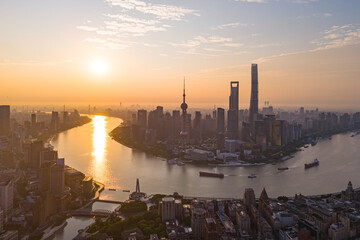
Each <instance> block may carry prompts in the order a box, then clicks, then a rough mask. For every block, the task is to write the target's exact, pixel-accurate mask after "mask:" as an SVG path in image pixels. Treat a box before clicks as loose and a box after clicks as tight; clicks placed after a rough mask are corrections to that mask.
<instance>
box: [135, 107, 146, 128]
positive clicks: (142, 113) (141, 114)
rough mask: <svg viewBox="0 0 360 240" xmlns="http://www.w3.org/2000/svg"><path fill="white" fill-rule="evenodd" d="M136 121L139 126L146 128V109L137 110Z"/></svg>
mask: <svg viewBox="0 0 360 240" xmlns="http://www.w3.org/2000/svg"><path fill="white" fill-rule="evenodd" d="M137 123H138V124H139V126H140V127H142V128H146V125H147V111H146V110H144V109H140V110H138V114H137Z"/></svg>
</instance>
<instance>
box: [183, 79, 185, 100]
mask: <svg viewBox="0 0 360 240" xmlns="http://www.w3.org/2000/svg"><path fill="white" fill-rule="evenodd" d="M185 96H186V95H185V77H184V89H183V98H184V101H183V102H185Z"/></svg>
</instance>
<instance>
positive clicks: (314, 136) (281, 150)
mask: <svg viewBox="0 0 360 240" xmlns="http://www.w3.org/2000/svg"><path fill="white" fill-rule="evenodd" d="M355 130H356V129H341V130H339V129H337V130H334V131H328V132H322V133H319V132H316V133H308V134H306V135H305V136H303V137H302V138H301V139H299V140H297V141H294V142H291V143H289V144H287V145H285V146H282V147H269V148H267V149H266V150H265V151H263V152H261V153H258V154H254V155H253V156H250V157H249V156H245V155H244V154H240V156H239V158H241V160H237V161H234V162H230V163H228V162H224V161H223V160H220V159H217V158H215V159H214V160H213V161H210V162H207V163H209V166H218V167H247V166H261V165H264V164H269V163H270V164H277V163H281V162H283V161H286V160H289V159H292V158H294V156H295V154H296V153H297V152H300V151H303V149H304V148H307V146H309V145H312V146H314V145H316V144H317V142H318V141H320V140H322V139H329V140H331V138H332V136H334V135H337V134H344V133H348V132H351V131H355ZM133 134H134V133H133V129H132V127H131V126H127V125H120V126H117V127H116V128H114V129H113V130H112V131H111V132H110V133H109V136H110V137H111V138H112V139H113V140H115V141H116V142H118V143H120V144H122V145H124V146H126V147H129V148H132V149H136V150H139V151H142V152H144V153H146V154H151V155H153V156H155V157H160V158H166V159H168V160H169V159H172V158H175V157H180V158H182V154H180V155H179V154H177V155H175V154H172V152H171V151H170V150H168V148H167V145H166V144H154V145H151V146H150V145H146V144H144V143H143V142H141V141H136V140H135V139H133V138H132V137H130V136H132V135H133ZM198 162H199V161H193V162H192V163H193V164H194V163H198Z"/></svg>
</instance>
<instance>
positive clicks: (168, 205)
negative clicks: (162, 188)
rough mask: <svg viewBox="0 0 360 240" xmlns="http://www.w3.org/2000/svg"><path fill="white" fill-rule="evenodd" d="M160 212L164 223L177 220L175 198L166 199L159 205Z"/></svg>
mask: <svg viewBox="0 0 360 240" xmlns="http://www.w3.org/2000/svg"><path fill="white" fill-rule="evenodd" d="M159 212H160V215H161V220H162V221H163V222H166V221H168V220H175V198H173V197H164V198H163V199H162V201H161V202H160V204H159Z"/></svg>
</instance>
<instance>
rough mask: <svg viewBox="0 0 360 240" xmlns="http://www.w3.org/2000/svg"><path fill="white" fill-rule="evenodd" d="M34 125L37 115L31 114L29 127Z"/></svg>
mask: <svg viewBox="0 0 360 240" xmlns="http://www.w3.org/2000/svg"><path fill="white" fill-rule="evenodd" d="M36 123H37V115H36V113H32V114H31V126H32V127H36Z"/></svg>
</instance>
